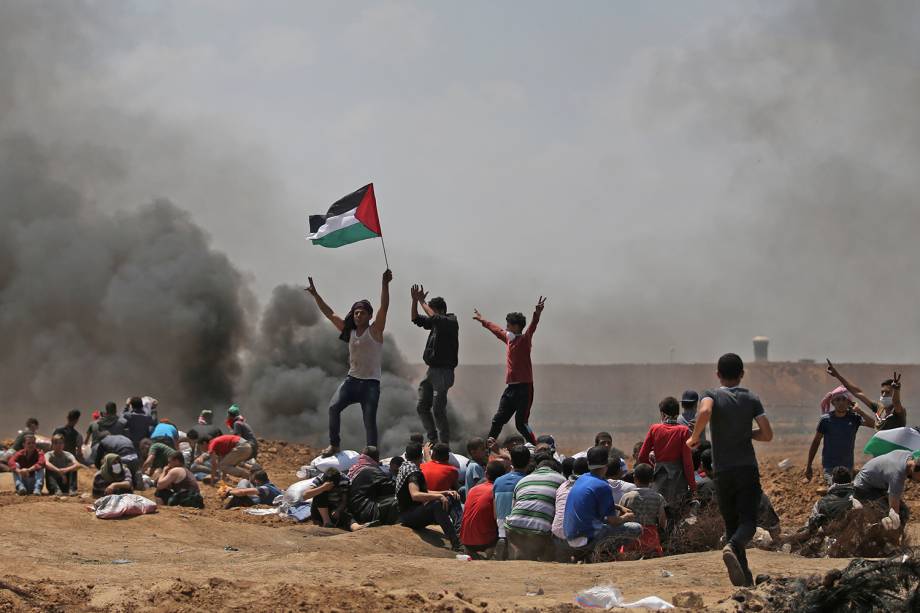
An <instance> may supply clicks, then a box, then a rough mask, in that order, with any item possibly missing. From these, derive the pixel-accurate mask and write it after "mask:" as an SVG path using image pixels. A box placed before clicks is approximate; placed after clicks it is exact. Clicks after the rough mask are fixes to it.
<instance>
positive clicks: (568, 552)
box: [552, 458, 619, 562]
mask: <svg viewBox="0 0 920 613" xmlns="http://www.w3.org/2000/svg"><path fill="white" fill-rule="evenodd" d="M617 470H619V465H617ZM586 472H588V460H587V458H578V459H576V458H566V459H565V460H564V461H563V462H562V476H563V477H565V481H564V482H563V483H562V485H560V486H559V488H558V489H557V490H556V505H555V509H554V511H553V528H552V533H553V550H554V556H555V561H556V562H571V561H572V548H571V547H569V545H568V543H566V541H565V529H564V528H563V525H564V522H565V503H566V501H567V500H568V498H569V491H571V489H572V486H573V485H575V480H576V479H578V477H580V476H581V475H583V474H585V473H586Z"/></svg>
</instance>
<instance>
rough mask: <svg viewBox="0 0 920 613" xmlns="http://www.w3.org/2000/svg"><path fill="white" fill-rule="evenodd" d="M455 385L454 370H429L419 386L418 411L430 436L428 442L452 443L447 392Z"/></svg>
mask: <svg viewBox="0 0 920 613" xmlns="http://www.w3.org/2000/svg"><path fill="white" fill-rule="evenodd" d="M453 384H454V369H453V368H429V369H428V374H426V375H425V378H424V379H422V382H421V383H419V384H418V407H416V410H417V411H418V415H419V417H421V419H422V427H424V428H425V432H426V433H427V434H428V440H429V441H431V442H433V443H436V442H438V441H441V442H442V443H449V442H450V425H449V424H448V423H447V390H449V389H450V388H451V386H453ZM432 413H434V415H432Z"/></svg>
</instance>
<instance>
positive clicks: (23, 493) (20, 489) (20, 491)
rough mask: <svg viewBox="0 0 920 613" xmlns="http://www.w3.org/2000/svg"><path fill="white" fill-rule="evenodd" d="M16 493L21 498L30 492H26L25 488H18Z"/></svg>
mask: <svg viewBox="0 0 920 613" xmlns="http://www.w3.org/2000/svg"><path fill="white" fill-rule="evenodd" d="M16 493H17V494H19V495H20V496H25V495H26V494H28V493H29V492H28V490H26V488H24V487H17V488H16Z"/></svg>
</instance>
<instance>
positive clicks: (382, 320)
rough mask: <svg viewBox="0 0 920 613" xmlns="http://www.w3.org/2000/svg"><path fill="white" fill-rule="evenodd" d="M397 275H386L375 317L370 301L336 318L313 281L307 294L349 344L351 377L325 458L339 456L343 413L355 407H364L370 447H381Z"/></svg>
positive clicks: (333, 414) (337, 399)
mask: <svg viewBox="0 0 920 613" xmlns="http://www.w3.org/2000/svg"><path fill="white" fill-rule="evenodd" d="M392 280H393V273H392V272H391V271H390V270H389V269H387V270H386V272H384V273H383V283H382V287H381V290H380V309H379V310H378V311H377V317H376V318H375V319H374V320H373V323H371V318H372V317H373V316H374V307H373V306H371V303H370V301H368V300H359V301H358V302H356V303H354V304H353V305H352V306H351V309H349V311H348V315H346V316H345V318H344V319H343V318H342V317H340V316H338V315H336V313H335V311H333V310H332V309H331V308H330V307H329V305H328V304H326V301H325V300H323V299H322V297H320V295H319V292H317V291H316V286H315V285H314V284H313V277H309V282H310V285H309V286H308V287H307V288H306V289H307V292H309V293H310V295H311V296H313V299H314V300H316V306H317V307H319V310H320V312H322V314H323V315H325V317H326V319H328V320H329V321H331V322H332V325H333V326H335V329H336V330H338V331H339V339H340V340H342V341H343V342H345V343H348V364H349V369H348V375H347V376H346V377H345V380H344V381H343V382H342V384H341V385H339V389H338V390H336V392H335V395H334V396H333V397H332V403H331V404H330V405H329V446H328V447H326V448H325V449H324V450H323V452H322V455H323V457H329V456H332V455H335V454H336V453H338V452H339V445H340V443H341V437H340V434H339V432H340V429H341V416H342V411H343V410H344V409H345V408H346V407H349V406H351V405H353V404H360V405H361V413H362V415H363V416H364V434H365V437H366V439H367V446H368V447H377V446H378V445H377V403H378V401H379V400H380V377H381V374H382V359H383V331H384V329H385V328H386V325H387V310H388V309H389V307H390V281H392Z"/></svg>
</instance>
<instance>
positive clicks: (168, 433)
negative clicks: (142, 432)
mask: <svg viewBox="0 0 920 613" xmlns="http://www.w3.org/2000/svg"><path fill="white" fill-rule="evenodd" d="M160 436H163V437H166V438H168V439H170V440H172V441H173V444H175V442H176V439H177V438H179V429H178V428H176V427H175V426H174V425H172V424H164V423H159V424H157V427H156V428H154V429H153V432H151V433H150V438H157V437H160Z"/></svg>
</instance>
